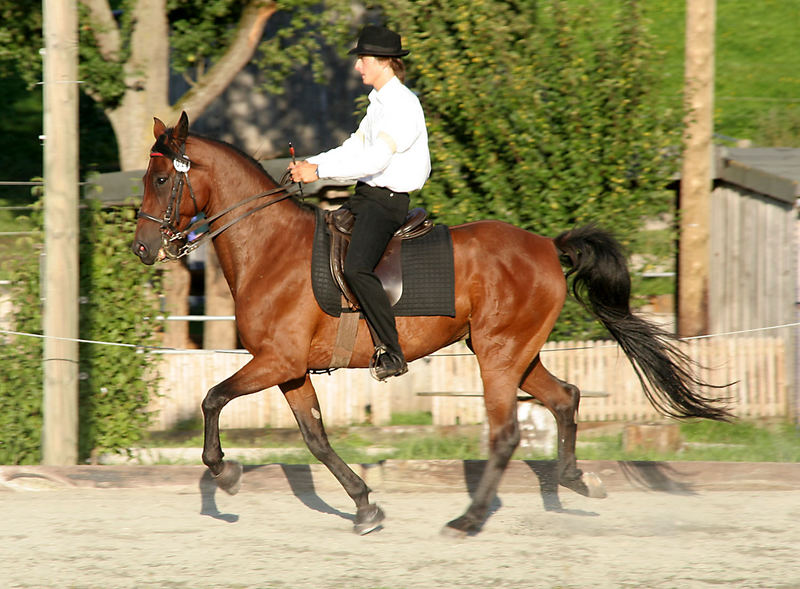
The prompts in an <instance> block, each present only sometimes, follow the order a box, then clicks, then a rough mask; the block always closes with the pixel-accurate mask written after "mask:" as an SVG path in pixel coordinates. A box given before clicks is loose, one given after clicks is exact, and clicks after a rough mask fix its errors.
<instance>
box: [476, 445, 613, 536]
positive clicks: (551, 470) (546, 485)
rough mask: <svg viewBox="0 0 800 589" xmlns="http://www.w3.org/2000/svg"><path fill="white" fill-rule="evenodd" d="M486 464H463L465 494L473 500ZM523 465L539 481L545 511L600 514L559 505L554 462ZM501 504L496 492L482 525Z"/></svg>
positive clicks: (592, 515) (585, 514)
mask: <svg viewBox="0 0 800 589" xmlns="http://www.w3.org/2000/svg"><path fill="white" fill-rule="evenodd" d="M486 464H487V462H486V461H485V460H465V461H464V462H463V468H464V480H465V482H466V485H467V492H468V493H469V496H470V498H471V499H474V497H475V494H476V492H477V490H478V484H479V483H480V480H481V476H482V475H483V471H484V469H485V468H486ZM525 464H526V465H527V466H528V467H529V468H530V469H531V472H533V474H534V475H536V477H537V479H538V480H539V490H540V492H541V496H542V503H543V507H544V509H545V511H552V512H556V513H564V514H568V515H578V516H584V517H598V516H599V515H600V514H598V513H596V512H593V511H584V510H582V509H565V508H564V506H563V505H562V504H561V499H560V498H559V496H558V472H557V468H558V463H557V462H554V461H539V460H530V461H528V460H526V461H525ZM502 505H503V502H502V500H501V499H500V493H499V492H498V494H497V495H495V497H494V499H493V500H492V502H491V504H490V505H489V511H488V514H487V516H486V519H485V520H484V522H483V523H484V524H485V523H486V521H488V519H489V518H490V517H492V515H494V514H495V513H496V512H497V511H498V510H499V509H500V507H502Z"/></svg>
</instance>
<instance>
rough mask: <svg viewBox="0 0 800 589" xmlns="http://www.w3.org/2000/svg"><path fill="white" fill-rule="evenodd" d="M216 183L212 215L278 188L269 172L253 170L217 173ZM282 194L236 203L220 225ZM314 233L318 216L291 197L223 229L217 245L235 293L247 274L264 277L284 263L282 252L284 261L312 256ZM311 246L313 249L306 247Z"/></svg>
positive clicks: (224, 269)
mask: <svg viewBox="0 0 800 589" xmlns="http://www.w3.org/2000/svg"><path fill="white" fill-rule="evenodd" d="M214 184H215V189H214V191H213V193H212V195H211V198H210V199H209V206H208V210H207V215H208V216H209V217H211V216H213V215H215V214H217V213H219V212H220V211H223V210H225V209H226V208H227V207H230V206H234V205H236V204H237V203H240V202H242V201H244V200H246V199H247V198H249V197H250V196H253V195H254V194H260V193H263V192H268V191H270V190H272V189H273V188H276V185H275V184H274V183H273V182H272V181H271V180H270V179H269V178H268V177H267V176H266V175H263V176H262V175H260V174H252V173H249V174H248V173H241V174H239V173H236V172H234V173H232V174H231V173H223V174H218V175H216V177H215V183H214ZM277 196H280V195H279V194H275V195H270V196H265V197H263V198H262V199H257V200H255V201H253V202H251V203H248V204H246V205H243V206H242V207H241V208H235V209H234V210H232V211H231V212H229V213H228V214H226V215H224V216H223V217H222V218H220V220H219V221H217V224H220V225H221V224H225V223H228V222H229V221H231V220H233V219H236V218H237V217H239V216H241V215H243V214H244V213H246V212H247V211H248V210H250V209H253V208H255V207H257V206H259V205H260V204H263V203H264V202H267V201H268V200H269V199H272V198H275V197H277ZM213 229H215V227H212V230H213ZM312 233H313V218H312V217H311V216H310V215H308V214H307V213H306V212H304V211H303V210H302V209H301V207H300V206H299V205H298V204H297V203H296V202H295V201H293V200H291V199H285V200H282V201H280V202H276V203H275V204H272V205H269V206H267V207H265V208H264V209H262V210H260V211H258V212H255V213H253V214H252V215H249V216H247V217H245V218H242V219H241V220H239V221H237V222H235V223H234V224H233V225H231V226H230V227H229V228H228V229H226V230H225V231H223V232H222V233H220V234H219V235H218V236H217V237H216V238H215V239H214V248H215V249H216V252H217V257H218V258H219V262H220V267H221V268H222V272H223V274H224V275H225V279H226V280H227V282H228V285H229V286H230V288H231V291H232V292H233V294H234V297H235V296H236V294H237V290H238V289H239V287H241V285H242V284H244V283H245V282H246V281H247V279H248V277H253V276H255V275H258V276H265V275H267V274H269V273H271V272H273V271H275V269H276V268H277V267H279V266H280V265H278V264H275V263H274V261H275V260H276V259H277V258H278V257H280V259H282V260H284V261H288V258H292V257H297V258H298V263H299V261H300V259H301V258H302V257H303V256H304V255H305V254H306V253H307V254H308V256H310V243H311V234H312ZM306 242H307V243H306ZM306 246H308V247H306ZM306 249H307V250H308V252H305V250H306Z"/></svg>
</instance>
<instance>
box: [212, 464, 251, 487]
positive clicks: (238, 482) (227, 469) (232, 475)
mask: <svg viewBox="0 0 800 589" xmlns="http://www.w3.org/2000/svg"><path fill="white" fill-rule="evenodd" d="M243 472H244V468H243V467H242V465H241V464H239V463H238V462H236V461H235V460H226V461H225V462H223V463H222V472H221V473H219V474H218V475H215V476H214V480H216V482H217V487H219V488H220V489H222V490H223V491H225V492H226V493H228V495H236V493H238V492H239V489H241V488H242V473H243Z"/></svg>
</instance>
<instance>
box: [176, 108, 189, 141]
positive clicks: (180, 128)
mask: <svg viewBox="0 0 800 589" xmlns="http://www.w3.org/2000/svg"><path fill="white" fill-rule="evenodd" d="M188 135H189V117H188V116H186V111H185V110H184V111H181V118H180V119H178V124H177V125H175V129H174V130H173V131H172V138H173V139H176V140H177V141H178V143H184V142H185V141H186V137H187V136H188Z"/></svg>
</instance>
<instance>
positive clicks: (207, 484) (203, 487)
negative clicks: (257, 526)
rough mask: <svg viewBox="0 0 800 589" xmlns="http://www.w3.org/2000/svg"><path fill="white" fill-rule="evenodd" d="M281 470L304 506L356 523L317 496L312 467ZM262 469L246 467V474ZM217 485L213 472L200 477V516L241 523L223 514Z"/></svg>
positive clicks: (287, 465)
mask: <svg viewBox="0 0 800 589" xmlns="http://www.w3.org/2000/svg"><path fill="white" fill-rule="evenodd" d="M280 466H281V469H282V470H283V474H284V476H285V477H286V481H287V482H288V483H289V487H290V488H291V489H292V493H293V494H294V496H295V497H297V498H298V499H299V500H300V501H301V502H302V503H303V505H305V506H306V507H308V508H309V509H313V510H314V511H319V512H320V513H326V514H329V515H337V516H339V517H341V518H342V519H346V520H350V521H354V520H355V515H353V514H350V513H344V512H343V511H340V510H338V509H335V508H334V507H331V506H330V505H328V504H327V503H326V502H325V501H323V500H322V498H321V497H320V496H319V495H318V494H317V492H316V489H315V487H314V478H313V476H312V473H311V467H310V466H309V465H307V464H281V465H280ZM258 468H260V467H259V466H245V467H244V474H245V475H246V474H247V473H248V472H250V471H253V470H256V469H258ZM216 493H217V483H216V481H215V480H214V476H213V475H212V474H211V471H209V470H206V471H205V472H204V473H203V476H202V477H200V498H201V507H200V515H207V516H209V517H213V518H214V519H218V520H222V521H225V522H228V523H234V522H237V521H239V516H238V515H236V514H233V513H221V512H220V511H219V508H218V507H217V501H216Z"/></svg>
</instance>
